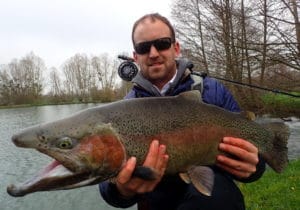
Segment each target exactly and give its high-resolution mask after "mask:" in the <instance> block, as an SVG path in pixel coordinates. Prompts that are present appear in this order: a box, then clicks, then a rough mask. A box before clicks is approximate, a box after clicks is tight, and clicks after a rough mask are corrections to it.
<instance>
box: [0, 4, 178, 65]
mask: <svg viewBox="0 0 300 210" xmlns="http://www.w3.org/2000/svg"><path fill="white" fill-rule="evenodd" d="M171 2H172V0H1V1H0V64H7V63H9V62H10V61H11V60H12V59H13V58H17V59H20V58H22V57H24V56H25V55H26V54H28V53H29V52H31V51H33V52H34V54H35V55H37V56H39V57H41V58H42V59H43V60H44V61H45V64H46V66H47V68H50V67H52V66H55V67H57V68H59V67H60V66H61V64H63V62H64V61H66V60H67V59H68V58H70V57H71V56H73V55H75V54H76V53H86V54H87V55H88V56H90V55H100V54H102V53H108V54H109V55H111V56H117V54H118V53H120V52H128V53H130V54H131V53H132V45H131V37H130V36H131V27H132V25H133V23H134V21H135V20H136V19H137V18H139V17H141V16H142V15H144V14H146V13H150V12H159V13H160V14H162V15H164V16H166V17H168V18H170V13H171Z"/></svg>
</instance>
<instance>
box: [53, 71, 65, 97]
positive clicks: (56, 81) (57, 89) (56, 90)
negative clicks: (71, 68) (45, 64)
mask: <svg viewBox="0 0 300 210" xmlns="http://www.w3.org/2000/svg"><path fill="white" fill-rule="evenodd" d="M50 94H51V95H53V96H61V95H62V94H63V90H62V81H61V77H60V76H59V73H58V70H57V69H56V68H54V67H53V68H51V72H50Z"/></svg>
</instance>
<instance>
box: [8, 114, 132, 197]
mask: <svg viewBox="0 0 300 210" xmlns="http://www.w3.org/2000/svg"><path fill="white" fill-rule="evenodd" d="M12 141H13V143H14V144H15V145H16V146H18V147H24V148H33V149H36V150H38V151H39V152H41V153H44V154H46V155H48V156H50V157H52V158H53V159H54V161H53V162H52V163H50V164H49V165H48V166H46V168H44V169H43V170H41V171H40V172H39V173H38V174H37V175H36V176H35V177H33V178H32V179H30V180H28V181H26V182H24V183H22V184H19V185H18V186H15V185H11V186H9V187H8V188H7V192H8V193H9V194H10V195H12V196H23V195H26V194H28V193H32V192H36V191H48V190H60V189H72V188H77V187H82V186H86V185H91V184H97V183H100V182H101V181H105V180H106V179H108V178H111V177H113V176H115V175H116V174H117V173H118V172H119V170H120V169H121V167H122V166H123V164H124V163H125V161H126V154H125V149H124V147H123V145H122V143H121V142H120V141H119V137H118V134H117V132H116V131H115V130H114V129H113V128H112V126H111V125H110V124H104V123H99V122H98V123H78V122H77V123H74V122H72V121H70V120H68V121H65V120H60V121H57V122H52V123H47V124H41V125H37V126H34V127H31V128H27V129H25V130H23V131H21V132H20V133H18V134H15V135H13V137H12Z"/></svg>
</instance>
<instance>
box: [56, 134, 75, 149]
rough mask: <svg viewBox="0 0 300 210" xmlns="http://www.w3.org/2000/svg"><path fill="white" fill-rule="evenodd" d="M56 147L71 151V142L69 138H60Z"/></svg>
mask: <svg viewBox="0 0 300 210" xmlns="http://www.w3.org/2000/svg"><path fill="white" fill-rule="evenodd" d="M57 147H58V148H60V149H72V148H73V140H72V139H71V138H70V137H62V138H60V139H58V141H57Z"/></svg>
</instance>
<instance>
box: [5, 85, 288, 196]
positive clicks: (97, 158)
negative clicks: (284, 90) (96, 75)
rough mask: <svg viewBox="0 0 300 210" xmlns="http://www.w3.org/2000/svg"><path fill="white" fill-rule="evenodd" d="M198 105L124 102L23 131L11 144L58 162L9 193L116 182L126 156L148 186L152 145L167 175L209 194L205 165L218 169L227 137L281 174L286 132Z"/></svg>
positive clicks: (193, 99) (189, 97) (188, 96)
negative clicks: (164, 156)
mask: <svg viewBox="0 0 300 210" xmlns="http://www.w3.org/2000/svg"><path fill="white" fill-rule="evenodd" d="M199 98H200V95H199V91H189V92H185V93H182V94H180V95H179V96H175V97H155V98H137V99H130V100H122V101H118V102H114V103H110V104H107V105H104V106H101V107H96V108H90V109H87V110H84V111H81V112H79V113H77V114H75V115H73V116H71V117H68V118H64V119H61V120H58V121H55V122H50V123H46V124H40V125H37V126H34V127H31V128H27V129H25V130H23V131H21V132H20V133H18V134H15V135H14V136H13V137H12V141H13V142H14V143H15V145H16V146H19V147H26V148H34V149H36V150H38V151H40V152H42V153H45V154H47V155H48V156H50V157H52V158H54V159H55V160H54V161H53V162H52V163H51V164H50V165H49V166H47V167H46V168H45V169H44V170H42V171H41V172H40V173H39V174H38V175H36V176H35V177H34V178H32V179H30V180H28V181H26V182H24V183H22V184H19V185H17V186H16V185H10V186H8V187H7V192H8V193H9V194H10V195H12V196H24V195H26V194H28V193H32V192H36V191H47V190H60V189H72V188H76V187H82V186H86V185H92V184H97V183H100V182H102V181H104V180H107V179H110V178H113V177H115V176H116V175H117V174H118V172H119V171H120V169H121V168H122V166H123V165H124V163H125V162H126V160H127V159H128V158H129V157H131V156H135V157H137V165H138V167H137V168H136V171H135V173H134V174H135V176H138V177H142V178H145V179H152V178H154V177H155V171H153V170H151V169H149V168H145V167H142V166H141V165H142V163H143V161H144V159H145V156H146V153H147V151H148V148H149V144H150V142H151V141H152V140H153V139H158V140H159V141H160V143H161V144H165V145H166V146H167V153H168V155H169V161H168V166H167V169H166V174H176V173H180V174H181V177H182V179H183V180H184V181H186V182H192V183H193V184H194V186H195V187H196V188H197V189H198V190H199V191H200V192H202V193H204V194H206V195H210V193H211V190H212V187H213V179H214V177H213V172H212V171H211V170H210V169H209V168H208V167H205V166H206V165H210V164H214V163H215V160H216V156H217V155H218V154H220V151H219V150H218V145H219V143H220V142H221V141H222V138H223V137H224V136H232V137H240V138H243V139H246V140H248V141H250V142H252V143H253V144H255V145H256V146H257V147H258V148H259V153H260V154H261V155H262V156H263V157H264V159H265V160H266V162H267V163H268V164H269V165H270V167H271V168H273V169H274V170H275V171H276V172H281V171H282V170H283V169H284V167H285V166H286V164H287V160H288V159H287V139H288V136H289V131H288V128H287V126H285V125H284V124H283V123H273V124H272V126H269V125H259V124H257V123H255V122H254V121H250V120H248V119H246V118H245V117H243V116H241V115H240V114H236V113H232V112H229V111H226V110H224V109H221V108H219V107H216V106H213V105H208V104H205V103H203V102H201V100H199ZM272 127H273V128H272ZM274 127H275V128H274ZM203 174H204V175H203ZM199 177H200V178H199ZM201 177H202V178H201Z"/></svg>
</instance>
